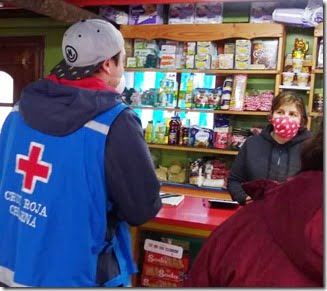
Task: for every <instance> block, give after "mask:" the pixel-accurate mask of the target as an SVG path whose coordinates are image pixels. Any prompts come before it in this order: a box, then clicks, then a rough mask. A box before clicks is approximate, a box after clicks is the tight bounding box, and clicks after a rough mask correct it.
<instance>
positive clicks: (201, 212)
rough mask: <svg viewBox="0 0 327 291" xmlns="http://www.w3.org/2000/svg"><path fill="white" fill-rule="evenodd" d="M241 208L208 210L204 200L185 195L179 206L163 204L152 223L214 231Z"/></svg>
mask: <svg viewBox="0 0 327 291" xmlns="http://www.w3.org/2000/svg"><path fill="white" fill-rule="evenodd" d="M240 208H241V206H238V207H237V208H235V209H221V208H208V207H207V206H204V205H203V198H200V197H191V196H186V195H185V198H184V200H183V201H182V202H181V203H180V204H179V205H178V206H169V205H165V204H163V207H162V208H161V209H160V211H159V213H158V214H157V216H156V217H155V218H154V219H153V220H152V222H155V223H162V224H170V225H173V226H182V227H188V228H195V229H201V230H209V231H212V230H214V229H215V228H216V227H217V226H218V225H220V224H221V223H223V222H224V221H225V220H226V219H227V218H229V217H230V216H232V215H233V214H234V213H235V212H236V211H237V210H238V209H240Z"/></svg>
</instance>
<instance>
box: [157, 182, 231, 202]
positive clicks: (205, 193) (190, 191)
mask: <svg viewBox="0 0 327 291" xmlns="http://www.w3.org/2000/svg"><path fill="white" fill-rule="evenodd" d="M160 191H161V192H165V193H172V194H182V195H188V196H195V197H202V198H212V199H215V198H216V199H225V200H232V198H231V196H230V194H229V193H228V192H227V191H222V190H218V189H214V188H212V189H210V190H207V189H203V188H201V187H192V188H190V187H187V186H185V187H183V185H182V184H180V185H165V184H163V185H162V186H161V188H160Z"/></svg>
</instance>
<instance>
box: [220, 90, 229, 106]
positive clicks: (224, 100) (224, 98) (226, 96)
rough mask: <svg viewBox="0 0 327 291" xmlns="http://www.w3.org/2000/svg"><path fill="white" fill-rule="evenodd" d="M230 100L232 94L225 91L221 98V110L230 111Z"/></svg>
mask: <svg viewBox="0 0 327 291" xmlns="http://www.w3.org/2000/svg"><path fill="white" fill-rule="evenodd" d="M230 99H231V92H230V91H223V94H222V96H221V105H220V109H221V110H229V105H230Z"/></svg>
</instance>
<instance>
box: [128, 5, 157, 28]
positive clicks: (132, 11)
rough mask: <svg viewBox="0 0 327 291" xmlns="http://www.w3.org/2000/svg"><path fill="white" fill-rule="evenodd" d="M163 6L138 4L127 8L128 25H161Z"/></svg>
mask: <svg viewBox="0 0 327 291" xmlns="http://www.w3.org/2000/svg"><path fill="white" fill-rule="evenodd" d="M162 16H163V5H156V4H139V5H130V6H129V15H128V24H129V25H137V24H162V23H163V19H162Z"/></svg>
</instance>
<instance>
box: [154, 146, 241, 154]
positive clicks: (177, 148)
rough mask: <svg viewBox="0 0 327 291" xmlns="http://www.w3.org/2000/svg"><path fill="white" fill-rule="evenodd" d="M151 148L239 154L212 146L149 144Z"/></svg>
mask: <svg viewBox="0 0 327 291" xmlns="http://www.w3.org/2000/svg"><path fill="white" fill-rule="evenodd" d="M148 146H149V148H152V149H161V150H171V151H183V152H198V153H211V154H221V155H235V156H236V155H237V153H238V151H228V150H219V149H211V148H200V147H185V146H173V145H166V144H151V143H150V144H148Z"/></svg>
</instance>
